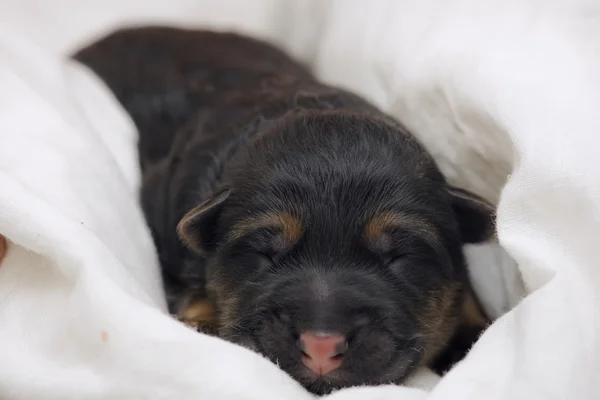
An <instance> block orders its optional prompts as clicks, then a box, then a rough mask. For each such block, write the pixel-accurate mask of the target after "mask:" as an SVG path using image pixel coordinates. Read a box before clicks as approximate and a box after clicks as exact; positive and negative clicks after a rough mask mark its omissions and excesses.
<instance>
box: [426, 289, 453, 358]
mask: <svg viewBox="0 0 600 400" xmlns="http://www.w3.org/2000/svg"><path fill="white" fill-rule="evenodd" d="M461 293H462V291H461V285H460V284H459V283H456V282H452V283H448V284H446V285H444V286H443V287H442V288H440V289H438V290H436V291H434V292H432V293H430V294H429V296H428V298H427V301H426V302H425V304H424V306H423V308H422V309H421V310H420V312H419V323H420V325H421V332H423V333H424V334H425V337H426V341H425V343H426V344H425V357H424V359H423V363H424V364H428V363H429V362H431V361H432V359H433V358H434V357H435V356H437V355H438V353H439V352H440V351H441V350H442V349H443V348H444V347H445V346H446V344H447V343H448V341H449V340H450V339H451V337H452V335H453V334H454V332H455V330H456V327H457V326H458V322H459V311H460V307H459V305H460V302H461V301H462V296H461Z"/></svg>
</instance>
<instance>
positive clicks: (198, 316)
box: [175, 298, 215, 335]
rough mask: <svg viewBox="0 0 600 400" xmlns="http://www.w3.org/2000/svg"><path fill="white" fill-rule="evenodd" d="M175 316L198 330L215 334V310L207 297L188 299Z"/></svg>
mask: <svg viewBox="0 0 600 400" xmlns="http://www.w3.org/2000/svg"><path fill="white" fill-rule="evenodd" d="M175 318H177V319H178V320H179V321H181V322H183V323H184V324H186V325H187V326H189V327H190V328H192V329H194V330H197V331H198V332H202V333H206V334H210V335H214V334H215V326H214V310H213V307H212V305H211V304H210V302H209V301H208V299H206V298H189V299H186V300H185V301H184V302H183V304H182V306H181V307H179V311H178V312H177V313H176V315H175Z"/></svg>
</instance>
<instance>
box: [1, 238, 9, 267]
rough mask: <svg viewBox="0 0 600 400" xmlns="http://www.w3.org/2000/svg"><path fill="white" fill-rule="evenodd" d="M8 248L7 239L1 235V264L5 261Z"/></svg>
mask: <svg viewBox="0 0 600 400" xmlns="http://www.w3.org/2000/svg"><path fill="white" fill-rule="evenodd" d="M7 248H8V245H7V243H6V239H5V238H4V236H2V235H0V263H1V262H2V260H3V259H4V256H5V255H6V249H7Z"/></svg>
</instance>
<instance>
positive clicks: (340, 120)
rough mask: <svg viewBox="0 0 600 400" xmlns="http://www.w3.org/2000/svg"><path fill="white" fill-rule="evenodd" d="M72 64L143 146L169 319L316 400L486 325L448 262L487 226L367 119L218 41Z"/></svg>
mask: <svg viewBox="0 0 600 400" xmlns="http://www.w3.org/2000/svg"><path fill="white" fill-rule="evenodd" d="M74 57H75V59H77V60H79V61H81V62H82V63H83V64H85V65H87V66H88V67H90V68H91V69H92V70H93V71H95V72H96V73H97V74H98V75H99V76H100V77H101V78H102V79H103V80H104V82H106V84H107V85H108V86H109V87H110V89H111V90H112V91H113V92H114V93H115V95H116V97H117V99H118V100H119V101H120V102H121V104H122V105H123V106H124V107H125V109H126V110H127V111H128V112H129V114H130V115H131V117H132V118H133V120H134V122H135V124H136V126H137V128H138V129H139V132H140V141H139V150H140V162H141V167H142V172H143V187H142V190H141V201H142V205H143V209H144V213H145V216H146V219H147V222H148V225H149V226H150V228H151V230H152V235H153V238H154V241H155V244H156V247H157V250H158V253H159V256H160V261H161V265H162V271H163V277H164V282H165V288H166V292H167V296H168V300H169V304H170V307H171V309H172V311H173V312H174V313H175V314H177V315H178V316H179V317H180V318H182V319H185V320H188V321H190V320H192V321H195V322H199V323H200V324H201V325H202V326H203V327H206V326H208V327H209V328H210V329H212V331H213V332H214V333H215V334H218V335H219V336H220V337H222V338H224V339H226V340H229V341H232V342H234V343H238V344H241V345H243V346H246V347H248V348H250V349H253V350H255V351H257V352H259V353H261V354H263V355H264V356H266V357H268V358H270V359H271V360H272V361H273V362H275V363H277V364H278V365H279V366H280V367H281V368H282V369H283V370H285V371H287V372H288V373H289V374H290V375H291V376H292V377H294V378H295V379H296V380H298V381H299V382H300V383H302V384H303V385H304V386H305V387H306V388H307V389H308V390H310V391H312V392H313V393H316V394H325V393H329V392H331V391H332V390H334V389H338V388H342V387H347V386H355V385H365V384H370V385H373V384H386V383H402V382H403V380H405V379H406V378H407V377H408V376H409V375H410V374H411V373H412V372H413V371H414V370H415V369H416V368H417V367H419V366H423V365H430V366H431V365H433V366H436V365H438V366H439V365H440V363H441V364H443V365H445V366H447V365H449V364H451V363H452V362H453V361H455V359H456V358H457V357H458V358H460V356H456V349H457V348H458V349H459V350H460V351H461V352H462V353H463V354H464V351H466V349H468V347H469V346H470V344H471V342H472V340H474V339H475V338H476V337H477V335H478V334H479V332H480V330H481V329H482V328H483V326H484V325H485V324H486V323H487V321H486V319H485V316H483V315H482V314H481V311H480V309H479V307H478V306H477V304H476V303H475V302H474V299H473V298H472V296H471V295H470V289H469V286H468V277H467V270H466V266H465V259H464V256H463V252H462V246H463V244H465V243H475V242H480V241H484V240H487V239H488V238H489V237H490V236H491V235H493V231H494V226H493V223H494V218H493V213H494V210H493V208H492V207H491V206H490V205H489V204H487V203H486V202H485V201H483V200H482V199H480V198H479V197H477V196H475V195H473V194H471V193H468V192H466V191H463V190H460V189H457V188H454V187H451V186H449V185H448V184H447V183H446V181H445V179H444V177H443V176H442V174H441V173H440V171H439V170H438V168H437V166H436V164H435V162H434V160H433V159H432V157H431V156H430V155H429V154H428V153H427V151H426V150H425V149H424V148H423V147H422V145H421V144H420V143H418V142H417V140H415V138H414V137H413V136H411V134H410V133H409V132H407V131H406V129H405V128H404V127H403V126H402V125H401V124H400V123H398V122H397V121H395V120H393V119H391V118H390V117H388V116H386V115H385V114H383V113H382V112H381V111H379V110H378V109H376V108H375V107H374V106H373V105H371V104H369V103H368V102H367V101H365V100H363V99H362V98H360V97H359V96H356V95H354V94H352V93H348V92H346V91H344V90H341V89H338V88H334V87H330V86H326V85H324V84H321V83H319V82H317V81H316V80H315V78H314V77H313V76H312V75H311V74H310V73H309V72H308V70H306V69H305V68H304V67H303V66H301V65H300V64H298V63H297V62H295V61H293V60H292V59H291V58H290V57H288V56H287V55H286V54H284V53H283V52H281V51H279V50H278V49H276V48H274V47H272V46H270V45H268V44H266V43H263V42H260V41H257V40H253V39H249V38H245V37H242V36H239V35H236V34H230V33H214V32H208V31H192V30H183V29H173V28H166V27H145V28H135V29H126V30H121V31H118V32H116V33H113V34H111V35H109V36H108V37H106V38H104V39H102V40H100V41H99V42H97V43H95V44H92V45H91V46H90V47H88V48H85V49H83V50H81V51H80V52H79V53H77V54H76V55H75V56H74ZM459 327H461V328H459ZM464 327H466V328H467V330H469V329H471V330H472V331H473V332H474V333H471V334H470V336H469V335H468V336H469V338H470V339H469V340H467V342H466V343H467V344H466V345H464V343H465V340H464V337H461V338H460V340H458V342H456V343H461V345H459V346H458V347H456V346H454V347H453V345H452V342H453V341H454V340H455V338H456V336H455V334H456V333H457V332H461V329H462V331H465V329H463V328H464ZM473 327H475V328H473ZM461 346H462V347H461Z"/></svg>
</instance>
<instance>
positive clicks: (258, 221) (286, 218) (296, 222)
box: [229, 212, 304, 245]
mask: <svg viewBox="0 0 600 400" xmlns="http://www.w3.org/2000/svg"><path fill="white" fill-rule="evenodd" d="M269 227H273V228H279V229H281V233H282V236H283V240H284V241H285V244H287V245H291V244H294V243H296V242H297V241H298V240H299V239H300V236H302V233H303V232H304V226H303V225H302V221H300V219H298V218H296V217H294V216H293V215H291V214H289V213H285V212H273V213H264V214H260V215H258V216H256V217H251V218H249V219H247V220H244V221H242V222H239V223H237V224H235V225H234V226H233V228H232V229H231V231H230V233H229V240H236V239H239V238H240V237H242V236H244V235H246V234H248V233H250V232H252V231H254V230H257V229H260V228H269Z"/></svg>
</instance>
